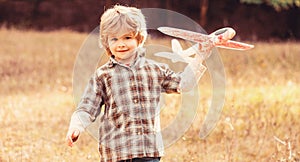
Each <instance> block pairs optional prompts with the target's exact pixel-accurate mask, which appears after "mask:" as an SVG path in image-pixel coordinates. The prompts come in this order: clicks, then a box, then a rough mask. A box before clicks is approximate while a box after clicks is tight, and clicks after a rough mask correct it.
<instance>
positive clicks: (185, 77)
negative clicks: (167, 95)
mask: <svg viewBox="0 0 300 162" xmlns="http://www.w3.org/2000/svg"><path fill="white" fill-rule="evenodd" d="M199 52H200V54H201V56H200V55H199V54H196V55H195V58H194V59H193V60H192V61H191V62H189V64H188V65H187V66H186V67H185V69H184V71H183V72H182V73H181V82H180V90H181V91H183V92H187V91H190V90H192V89H193V88H194V87H195V86H196V85H197V84H198V81H199V80H200V78H201V77H202V75H203V74H204V72H205V71H206V67H205V66H204V65H203V64H202V62H203V60H204V59H206V58H208V57H209V56H210V55H211V50H209V51H208V52H203V51H201V50H199Z"/></svg>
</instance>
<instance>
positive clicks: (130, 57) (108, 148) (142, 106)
mask: <svg viewBox="0 0 300 162" xmlns="http://www.w3.org/2000/svg"><path fill="white" fill-rule="evenodd" d="M146 37H147V31H146V22H145V18H144V16H143V14H142V13H141V11H140V10H139V9H137V8H134V7H125V6H120V5H116V6H114V7H113V8H110V9H108V10H106V11H105V12H104V14H103V15H102V17H101V21H100V42H101V44H102V46H103V47H104V48H105V50H106V52H107V54H108V55H109V56H110V60H109V61H108V62H107V63H106V64H104V65H103V66H101V67H100V68H98V69H97V70H96V72H95V73H94V75H93V76H92V78H91V79H90V81H89V83H88V85H87V87H86V89H85V92H84V94H83V96H82V99H81V101H80V103H79V104H78V107H77V110H76V111H75V112H74V114H73V115H72V118H71V122H70V126H69V130H68V133H67V136H66V139H67V142H68V145H69V146H73V143H74V142H75V141H76V140H77V138H78V137H79V135H80V133H81V132H83V131H84V129H85V128H86V127H87V126H89V124H91V123H92V122H93V121H95V120H96V118H97V117H99V118H100V121H101V123H100V127H99V152H100V155H101V157H100V160H101V161H107V162H114V161H118V162H126V161H133V162H139V161H148V162H150V161H153V162H156V161H159V160H160V157H161V156H163V142H162V136H161V132H160V120H159V108H158V107H159V99H160V95H161V93H162V92H166V93H180V92H181V91H188V90H190V89H192V88H193V87H194V86H195V85H196V84H195V83H197V81H198V80H199V79H200V77H201V76H202V74H203V73H204V71H205V70H206V68H205V66H203V65H202V64H201V63H202V61H203V60H202V58H201V57H200V56H198V55H197V56H196V58H195V59H194V61H193V62H191V63H189V65H188V66H187V67H186V68H185V70H184V72H182V73H181V74H176V73H174V72H173V71H172V70H170V69H169V68H168V67H167V66H165V65H162V64H158V63H156V62H154V61H152V60H149V59H146V58H145V57H144V55H145V49H143V44H144V42H145V40H146ZM209 55H210V53H204V58H207V57H209ZM103 105H104V106H103ZM102 106H103V107H102Z"/></svg>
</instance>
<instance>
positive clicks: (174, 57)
mask: <svg viewBox="0 0 300 162" xmlns="http://www.w3.org/2000/svg"><path fill="white" fill-rule="evenodd" d="M171 43H172V52H158V53H155V54H154V55H155V56H159V57H164V58H167V59H170V60H171V61H172V62H173V63H176V62H186V63H189V62H191V61H192V60H193V58H192V57H190V56H191V55H194V54H196V53H197V52H198V51H197V50H198V44H196V45H193V46H192V47H190V48H188V49H186V50H183V49H182V47H181V45H180V43H179V41H178V40H177V39H172V41H171Z"/></svg>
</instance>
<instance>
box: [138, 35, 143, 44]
mask: <svg viewBox="0 0 300 162" xmlns="http://www.w3.org/2000/svg"><path fill="white" fill-rule="evenodd" d="M143 40H144V36H142V35H140V36H139V40H138V41H139V44H142V43H143Z"/></svg>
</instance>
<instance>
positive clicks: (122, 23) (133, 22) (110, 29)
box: [99, 5, 147, 55]
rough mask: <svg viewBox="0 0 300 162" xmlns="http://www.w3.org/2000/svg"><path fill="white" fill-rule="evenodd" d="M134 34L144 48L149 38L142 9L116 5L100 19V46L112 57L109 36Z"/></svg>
mask: <svg viewBox="0 0 300 162" xmlns="http://www.w3.org/2000/svg"><path fill="white" fill-rule="evenodd" d="M129 32H134V33H135V35H136V38H137V40H138V42H139V46H143V44H144V43H145V40H146V37H147V28H146V21H145V17H144V15H143V14H142V12H141V10H140V9H137V8H135V7H127V6H121V5H115V6H114V7H113V8H110V9H108V10H106V11H105V12H104V13H103V15H102V16H101V19H100V40H99V44H100V46H103V47H104V48H105V50H106V52H107V53H108V55H111V52H110V50H109V46H108V36H110V35H118V34H125V33H129Z"/></svg>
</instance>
